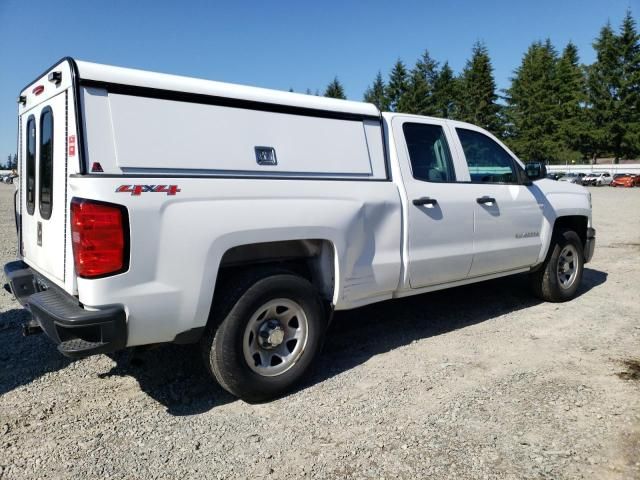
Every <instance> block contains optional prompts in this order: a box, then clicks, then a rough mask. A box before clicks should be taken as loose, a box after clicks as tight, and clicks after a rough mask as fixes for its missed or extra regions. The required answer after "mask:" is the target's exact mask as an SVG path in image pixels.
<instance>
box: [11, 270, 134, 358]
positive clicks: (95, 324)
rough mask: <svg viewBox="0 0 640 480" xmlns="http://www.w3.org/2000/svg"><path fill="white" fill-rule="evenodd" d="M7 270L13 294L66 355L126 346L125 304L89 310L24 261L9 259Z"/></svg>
mask: <svg viewBox="0 0 640 480" xmlns="http://www.w3.org/2000/svg"><path fill="white" fill-rule="evenodd" d="M4 274H5V277H6V278H7V281H8V284H9V288H10V289H11V292H12V293H13V295H14V296H15V297H16V299H17V300H18V301H19V302H20V303H21V304H22V305H24V307H25V308H26V309H27V310H29V311H30V312H31V315H32V316H33V319H34V320H35V322H37V324H38V325H39V326H40V328H41V329H42V330H43V331H44V332H45V333H46V334H47V336H48V337H49V338H50V339H51V340H53V342H54V343H55V344H56V345H58V350H59V351H60V352H61V353H62V354H63V355H66V356H68V357H73V358H78V357H86V356H88V355H94V354H96V353H109V352H113V351H116V350H121V349H123V348H124V347H125V346H126V344H127V320H126V314H125V311H124V308H122V307H120V306H115V307H107V308H103V309H99V310H85V309H84V308H83V307H82V306H80V303H79V302H78V299H77V298H75V297H74V296H72V295H69V294H68V293H67V292H65V291H64V290H62V289H61V288H59V287H57V286H56V285H52V284H50V283H49V282H47V281H46V279H44V278H42V277H40V276H39V275H37V274H36V273H35V272H34V271H33V270H32V269H31V268H30V267H29V266H28V265H27V264H26V263H24V262H22V261H15V262H10V263H7V264H6V265H5V266H4Z"/></svg>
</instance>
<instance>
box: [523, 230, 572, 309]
mask: <svg viewBox="0 0 640 480" xmlns="http://www.w3.org/2000/svg"><path fill="white" fill-rule="evenodd" d="M567 245H572V246H573V247H574V249H575V252H576V254H575V255H574V257H575V260H574V261H575V262H576V265H575V269H576V275H575V278H574V279H573V281H572V283H571V284H570V285H568V286H563V285H562V283H561V281H560V279H559V274H558V268H559V265H558V262H559V261H560V254H561V252H562V251H563V250H564V249H565V247H567ZM583 271H584V249H583V246H582V241H581V240H580V237H578V235H577V234H576V232H574V231H573V230H561V231H558V232H555V233H554V235H553V237H552V239H551V245H550V246H549V253H548V254H547V258H546V260H545V261H544V263H543V265H542V266H541V267H540V268H539V269H538V270H536V271H535V272H533V273H531V274H530V275H529V278H530V283H531V288H532V289H533V292H534V293H535V295H536V296H537V297H539V298H541V299H542V300H545V301H547V302H566V301H567V300H571V299H572V298H574V297H575V295H576V292H577V291H578V287H579V286H580V283H581V282H582V274H583Z"/></svg>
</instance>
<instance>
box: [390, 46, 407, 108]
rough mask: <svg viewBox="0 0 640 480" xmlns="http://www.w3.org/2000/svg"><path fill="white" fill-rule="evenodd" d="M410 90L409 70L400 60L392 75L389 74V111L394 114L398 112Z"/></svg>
mask: <svg viewBox="0 0 640 480" xmlns="http://www.w3.org/2000/svg"><path fill="white" fill-rule="evenodd" d="M408 89H409V81H408V74H407V68H406V67H405V66H404V63H402V60H400V59H398V61H396V63H395V65H394V66H393V69H392V70H391V73H390V74H389V83H387V88H386V90H387V98H388V100H389V110H391V111H392V112H398V111H401V110H398V107H399V106H400V103H401V99H402V97H403V96H404V95H405V94H406V93H407V90H408Z"/></svg>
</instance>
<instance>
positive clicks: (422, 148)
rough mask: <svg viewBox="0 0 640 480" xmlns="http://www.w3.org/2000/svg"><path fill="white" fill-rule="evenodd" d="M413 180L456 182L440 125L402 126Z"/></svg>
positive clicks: (445, 139)
mask: <svg viewBox="0 0 640 480" xmlns="http://www.w3.org/2000/svg"><path fill="white" fill-rule="evenodd" d="M402 131H403V133H404V138H405V141H406V142H407V149H408V150H409V160H410V162H411V172H412V174H413V178H415V179H416V180H421V181H423V182H455V181H456V175H455V170H454V167H453V162H452V159H451V152H450V150H449V145H448V143H447V138H446V136H445V133H444V130H443V128H442V126H440V125H430V124H425V123H405V124H403V125H402Z"/></svg>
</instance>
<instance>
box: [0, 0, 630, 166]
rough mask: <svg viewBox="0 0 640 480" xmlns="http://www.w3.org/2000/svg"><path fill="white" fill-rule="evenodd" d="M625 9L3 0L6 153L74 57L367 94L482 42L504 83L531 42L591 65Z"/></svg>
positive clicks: (1, 85)
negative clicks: (42, 77)
mask: <svg viewBox="0 0 640 480" xmlns="http://www.w3.org/2000/svg"><path fill="white" fill-rule="evenodd" d="M627 8H631V9H632V11H633V14H634V17H636V18H639V15H640V0H565V1H561V0H534V1H524V0H495V1H478V0H450V1H446V0H440V1H402V0H397V1H394V2H391V1H389V0H385V1H368V2H364V1H361V2H356V1H348V0H343V1H323V2H314V3H313V4H309V5H305V3H304V2H302V1H300V0H298V1H291V0H287V1H268V2H266V1H265V2H258V1H240V0H236V1H234V2H230V1H227V2H215V1H210V2H208V1H204V0H203V1H189V0H183V1H180V2H179V1H175V2H172V1H165V0H156V1H149V0H140V1H133V0H131V1H124V0H112V1H95V0H84V1H76V0H68V1H67V0H61V1H58V2H52V1H41V0H21V1H20V0H0V24H1V25H2V33H3V35H2V36H3V39H2V41H1V42H0V64H1V65H4V67H3V69H2V72H1V73H0V155H1V157H0V160H2V161H3V162H4V160H5V159H6V156H7V155H8V154H9V153H13V152H14V151H15V149H16V122H17V120H16V103H15V98H16V96H17V94H18V93H19V91H20V89H21V88H22V87H24V85H25V84H27V83H29V82H30V81H32V80H33V78H35V77H36V76H37V75H38V74H40V73H42V71H43V70H44V69H45V68H48V67H49V66H50V65H51V64H52V63H53V62H55V61H56V60H58V59H59V58H61V57H64V56H67V55H69V56H73V57H75V58H79V59H83V60H89V61H95V62H100V63H108V64H113V65H119V66H127V67H134V68H141V69H148V70H155V71H160V72H166V73H175V74H180V75H187V76H195V77H201V78H209V79H214V80H221V81H228V82H234V83H242V84H249V85H257V86H261V87H268V88H276V89H282V90H286V89H288V88H289V87H291V88H293V89H294V90H296V91H300V92H304V91H305V89H306V88H310V89H311V90H312V91H315V90H316V89H318V90H320V91H322V90H323V89H324V87H325V86H326V84H327V83H328V82H329V81H330V80H331V79H332V78H333V77H334V76H335V75H337V76H338V77H339V79H340V80H341V81H342V83H343V84H344V86H345V89H346V93H347V96H348V97H349V99H352V100H361V99H362V94H363V92H364V90H365V89H366V87H367V85H369V84H370V83H371V81H372V79H373V78H374V76H375V75H376V73H377V71H378V70H381V71H382V73H383V75H385V76H386V74H387V73H388V71H389V69H390V68H391V66H392V65H393V63H394V61H395V60H396V59H397V58H401V59H402V60H404V61H405V62H406V63H408V64H409V65H411V64H413V63H414V62H415V60H416V58H417V57H418V56H419V55H420V54H421V53H422V52H423V51H424V49H425V48H427V49H429V51H430V52H431V54H432V56H433V57H435V58H436V59H437V60H438V61H440V62H443V61H445V60H449V63H450V64H451V66H452V68H453V69H454V70H455V71H456V72H459V71H460V70H461V69H462V68H463V66H464V63H465V61H466V60H467V58H468V57H469V54H470V51H471V46H472V45H473V43H474V42H475V41H477V40H482V41H484V42H485V43H486V45H487V47H488V48H489V53H490V55H491V58H492V61H493V65H494V69H495V71H494V73H495V77H496V81H497V84H498V86H499V87H500V88H505V87H507V86H508V84H509V78H510V77H511V75H512V73H513V70H514V69H515V68H516V67H517V66H518V64H519V63H520V60H521V58H522V55H523V53H524V52H525V50H526V49H527V47H528V46H529V44H530V43H531V42H533V41H535V40H540V39H544V38H546V37H549V38H551V40H552V42H553V43H554V44H555V45H556V46H557V47H558V49H561V48H562V47H563V46H564V45H565V44H566V43H567V42H568V41H569V40H571V41H573V42H574V43H575V44H576V45H577V46H578V48H579V52H580V57H581V60H582V61H583V62H585V63H590V62H591V61H592V60H593V58H594V53H593V50H592V48H591V43H592V42H593V39H594V38H595V37H596V35H597V34H598V32H599V30H600V28H601V27H602V26H603V25H604V23H605V22H606V21H607V20H610V21H611V23H612V24H613V25H614V27H616V28H617V27H618V26H619V24H620V21H621V19H622V17H623V16H624V14H625V11H626V9H627Z"/></svg>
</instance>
